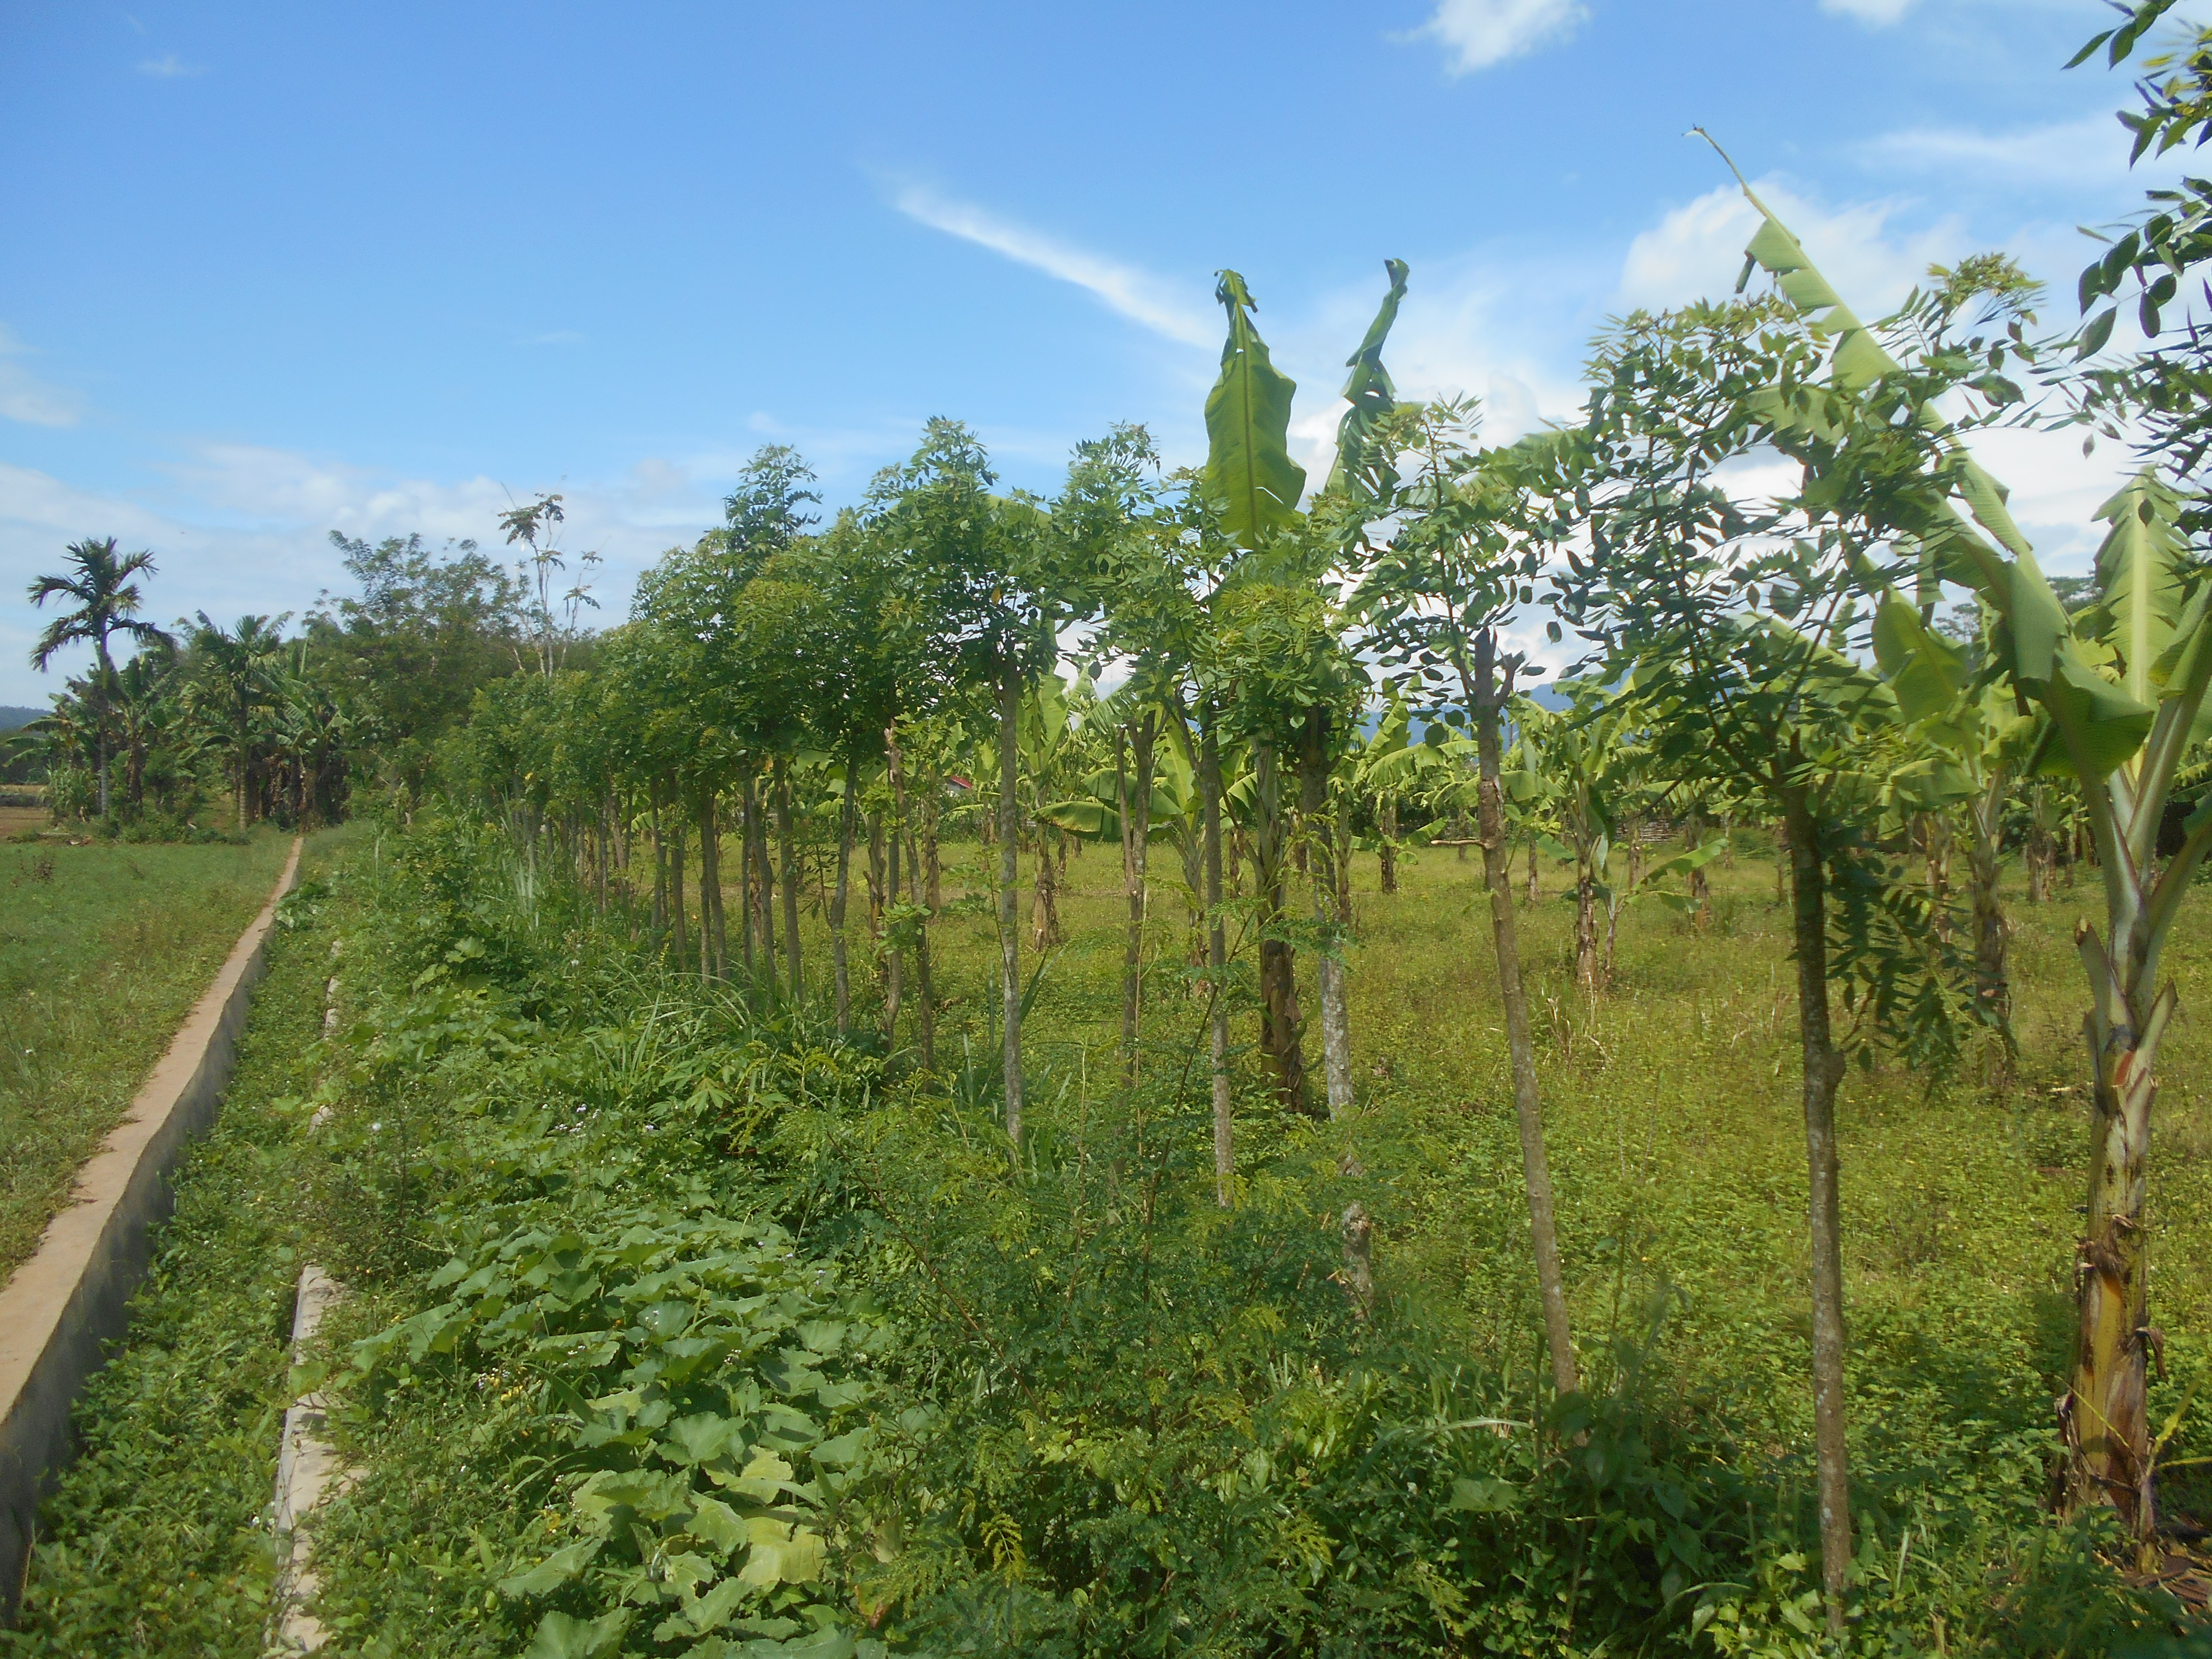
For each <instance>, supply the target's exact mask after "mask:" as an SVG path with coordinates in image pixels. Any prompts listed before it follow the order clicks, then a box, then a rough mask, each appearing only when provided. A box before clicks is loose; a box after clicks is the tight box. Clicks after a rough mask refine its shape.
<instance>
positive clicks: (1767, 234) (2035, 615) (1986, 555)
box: [1715, 145, 2212, 778]
mask: <svg viewBox="0 0 2212 1659" xmlns="http://www.w3.org/2000/svg"><path fill="white" fill-rule="evenodd" d="M1715 148H1716V149H1718V148H1719V147H1718V146H1717V145H1716V146H1715ZM1723 160H1726V156H1725V155H1723ZM1729 171H1731V172H1735V163H1734V162H1732V161H1731V162H1729ZM1736 183H1737V184H1738V185H1740V186H1741V188H1742V191H1743V193H1744V196H1745V197H1746V198H1747V200H1748V201H1749V202H1750V203H1751V204H1752V206H1753V208H1755V209H1757V210H1758V211H1759V228H1758V229H1757V230H1756V231H1755V232H1753V235H1752V239H1751V241H1750V242H1749V244H1748V245H1747V246H1746V247H1745V250H1744V275H1745V278H1746V279H1748V277H1749V275H1750V272H1751V270H1752V269H1753V266H1757V267H1759V268H1760V269H1763V270H1765V271H1767V272H1768V273H1769V274H1770V275H1771V276H1773V277H1774V279H1775V283H1776V286H1777V287H1778V288H1779V289H1781V291H1782V293H1783V295H1784V296H1785V297H1786V298H1787V299H1789V301H1790V302H1791V303H1792V304H1793V305H1795V306H1796V307H1797V308H1798V309H1799V310H1800V311H1801V312H1802V313H1804V314H1805V316H1806V318H1807V319H1808V321H1809V322H1811V323H1812V324H1813V325H1814V327H1816V328H1817V329H1819V330H1820V331H1822V332H1823V333H1825V334H1828V335H1831V336H1832V337H1834V338H1835V340H1836V347H1835V350H1834V352H1833V353H1832V356H1831V357H1830V368H1831V373H1832V378H1833V380H1834V383H1835V385H1836V386H1837V387H1838V389H1839V390H1842V391H1844V392H1852V391H1856V390H1858V389H1861V388H1863V387H1864V386H1868V385H1870V384H1872V382H1873V381H1874V380H1877V379H1879V378H1880V377H1881V375H1883V374H1888V373H1891V372H1893V371H1894V370H1895V369H1896V368H1898V364H1897V361H1896V359H1894V358H1893V357H1892V356H1890V355H1889V354H1888V352H1887V351H1886V350H1884V349H1882V346H1881V342H1880V341H1879V340H1877V339H1875V337H1874V336H1873V334H1872V333H1871V332H1870V331H1869V330H1868V329H1867V327H1866V325H1864V324H1863V323H1862V322H1861V321H1860V320H1859V319H1858V317H1857V313H1854V312H1852V311H1851V310H1850V307H1848V306H1846V305H1844V303H1843V301H1842V300H1841V298H1840V297H1839V296H1838V295H1837V293H1836V291H1835V289H1834V288H1833V287H1832V286H1831V285H1830V283H1828V281H1827V279H1826V277H1825V276H1821V274H1820V271H1819V270H1818V269H1817V268H1815V267H1814V264H1813V262H1812V260H1811V259H1810V258H1808V257H1807V256H1806V253H1805V250H1804V247H1803V245H1802V244H1801V243H1800V242H1799V241H1798V240H1797V239H1796V236H1794V235H1792V234H1790V230H1789V228H1787V227H1786V226H1784V224H1783V223H1782V222H1781V221H1780V220H1778V219H1777V218H1776V217H1775V216H1774V214H1773V212H1772V210H1771V209H1769V208H1768V207H1767V205H1766V204H1765V203H1764V202H1762V201H1760V200H1759V197H1758V195H1757V194H1756V193H1755V192H1754V191H1753V190H1752V188H1751V186H1750V185H1748V184H1747V183H1745V182H1744V178H1743V175H1742V173H1736ZM1739 286H1741V284H1739ZM1921 418H1922V421H1923V423H1924V424H1925V425H1926V426H1927V427H1928V428H1929V430H1931V431H1937V432H1940V431H1942V430H1943V429H1944V426H1945V423H1944V422H1942V418H1941V417H1940V416H1938V415H1937V414H1936V411H1935V410H1923V411H1922V415H1921ZM1946 447H1947V451H1948V453H1947V456H1946V459H1945V462H1944V466H1943V471H1942V475H1941V477H1939V478H1937V479H1936V480H1932V481H1931V482H1932V483H1935V484H1936V487H1937V488H1938V489H1949V490H1952V491H1954V492H1955V493H1956V494H1957V495H1958V497H1959V499H1960V500H1961V501H1964V502H1965V503H1966V509H1967V513H1970V514H1972V519H1973V521H1974V523H1975V524H1978V525H1979V526H1981V527H1982V528H1983V529H1984V530H1985V531H1987V532H1989V534H1990V537H1991V538H1992V539H1994V540H1995V541H1996V543H1997V544H1999V545H2000V546H2001V547H2002V548H2003V549H2004V550H2005V551H2006V552H2008V553H2010V554H2011V555H2012V557H2011V558H2010V559H2009V560H2008V559H2006V558H2004V557H2003V556H2002V555H2001V554H1999V553H1998V552H1997V551H1996V550H1995V549H1992V548H1991V547H1990V545H1989V544H1988V543H1986V542H1984V541H1983V540H1982V539H1981V538H1980V537H1978V536H1977V535H1976V534H1975V533H1974V532H1973V530H1972V527H1971V526H1969V525H1968V524H1967V523H1966V517H1965V516H1964V515H1962V514H1960V513H1959V512H1958V511H1957V509H1956V508H1955V507H1954V506H1953V505H1952V504H1951V502H1950V501H1948V500H1947V499H1943V498H1942V496H1941V495H1933V494H1932V492H1931V500H1930V501H1929V506H1928V512H1927V516H1926V519H1925V521H1924V522H1923V523H1921V524H1918V525H1915V526H1909V528H1911V530H1913V531H1914V532H1916V533H1917V534H1918V535H1919V536H1920V537H1921V538H1923V540H1925V541H1927V542H1929V543H1930V544H1934V546H1935V547H1936V550H1937V557H1938V558H1939V560H1940V561H1941V562H1942V570H1943V574H1944V575H1945V576H1946V577H1948V578H1949V579H1950V580H1954V581H1960V582H1963V583H1965V584H1966V585H1967V586H1972V588H1974V589H1975V590H1976V591H1977V592H1979V593H1980V594H1981V595H1982V597H1983V598H1984V599H1985V600H1987V601H1988V602H1989V603H1990V605H1993V606H1994V607H1995V608H1996V611H1998V613H1999V614H2000V615H2001V616H2002V617H2003V618H2004V623H2003V625H2002V627H2001V628H2000V629H1997V630H1996V635H1995V637H1994V640H1993V644H1995V646H1996V647H1997V650H1998V652H1999V653H2000V655H2001V657H2002V658H2004V659H2006V666H2007V667H2008V669H2009V670H2010V671H2011V677H2012V678H2013V680H2014V682H2015V684H2018V685H2019V686H2020V688H2021V690H2022V691H2023V692H2025V693H2027V695H2028V696H2033V697H2036V698H2038V699H2039V700H2040V701H2041V702H2043V703H2044V705H2045V708H2048V709H2049V710H2050V712H2051V719H2052V720H2053V721H2054V722H2055V723H2056V724H2057V726H2058V728H2059V729H2060V731H2061V732H2063V733H2064V734H2065V736H2066V738H2067V743H2066V750H2067V753H2068V757H2069V758H2070V760H2071V762H2072V763H2073V764H2074V765H2075V766H2076V767H2078V768H2079V769H2081V770H2083V771H2085V772H2087V773H2088V774H2090V775H2091V776H2092V777H2093V778H2096V777H2102V776H2104V775H2107V774H2109V773H2110V772H2112V770H2113V769H2115V768H2117V767H2119V766H2121V765H2123V764H2124V763H2126V762H2127V761H2128V760H2129V759H2130V758H2131V757H2133V756H2134V755H2135V754H2136V752H2137V750H2140V749H2141V748H2142V744H2143V739H2144V738H2146V737H2147V736H2148V734H2149V732H2150V729H2151V722H2152V720H2153V717H2154V709H2153V708H2151V707H2150V706H2149V704H2148V701H2147V700H2145V699H2141V698H2138V697H2136V696H2131V695H2130V692H2129V690H2128V689H2127V688H2126V687H2125V686H2124V685H2122V684H2118V682H2117V681H2116V680H2115V679H2114V678H2107V677H2106V675H2105V674H2102V673H2100V672H2099V671H2098V670H2097V669H2096V668H2095V667H2093V666H2092V665H2091V664H2090V663H2089V661H2087V659H2085V658H2084V656H2083V654H2082V653H2081V649H2080V648H2079V646H2078V643H2077V641H2076V640H2075V632H2074V626H2073V623H2072V620H2071V619H2070V618H2069V617H2068V616H2067V614H2066V608H2065V607H2064V606H2063V605H2061V604H2060V603H2059V602H2058V598H2057V594H2055V593H2054V592H2052V591H2051V584H2050V582H2049V581H2048V580H2045V576H2044V574H2043V571H2042V569H2041V568H2040V567H2039V565H2038V564H2037V563H2036V561H2035V556H2034V553H2033V550H2031V549H2030V547H2029V545H2028V543H2027V538H2026V537H2024V536H2023V535H2021V532H2020V527H2019V526H2017V525H2016V524H2015V523H2014V522H2013V519H2012V514H2011V512H2010V510H2009V509H2008V507H2007V505H2006V491H2005V489H2004V486H2003V485H2002V484H2001V483H1998V482H1997V481H1996V479H1995V478H1993V477H1990V474H1989V473H1988V472H1987V471H1984V469H1983V468H1982V467H1981V465H1979V464H1978V463H1977V462H1976V461H1975V460H1974V459H1973V458H1972V456H1971V455H1968V454H1967V453H1966V451H1965V450H1964V448H1963V447H1960V445H1959V444H1958V443H1957V441H1955V440H1954V439H1950V440H1947V441H1946ZM2139 486H2142V481H2141V480H2138V481H2137V485H2134V486H2130V488H2131V489H2136V488H2138V487H2139ZM2126 493H2127V492H2123V494H2124V495H2125V494H2126ZM2122 527H2123V526H2121V525H2120V524H2119V523H2118V522H2117V521H2116V523H2115V526H2114V533H2115V535H2118V533H2119V532H2120V531H2121V529H2122ZM2134 533H2135V532H2130V534H2131V535H2132V534H2134ZM2108 545H2109V539H2108ZM2202 633H2203V629H2198V630H2197V634H2198V635H2201V634H2202ZM2198 654H2199V655H2200V656H2201V657H2202V659H2203V669H2204V671H2207V672H2212V647H2208V648H2206V649H2204V650H2203V651H2201V652H2200V653H2198ZM2196 685H2197V690H2198V692H2199V693H2200V694H2201V692H2202V690H2203V679H2202V678H2199V679H2197V681H2196Z"/></svg>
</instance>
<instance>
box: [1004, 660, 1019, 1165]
mask: <svg viewBox="0 0 2212 1659" xmlns="http://www.w3.org/2000/svg"><path fill="white" fill-rule="evenodd" d="M1021 712H1022V680H1021V676H1020V675H1019V674H1018V672H1016V671H1015V668H1014V665H1013V664H1012V663H1011V662H1009V663H1007V664H1006V665H1004V666H1003V667H1002V668H1001V670H1000V684H999V895H998V896H999V973H1000V995H1001V997H1002V998H1003V999H1004V1000H1005V1004H1006V1038H1005V1041H1006V1140H1007V1144H1008V1146H1009V1147H1010V1149H1011V1151H1012V1156H1013V1162H1014V1167H1015V1169H1016V1170H1019V1169H1020V1168H1021V1162H1022V937H1021V918H1020V909H1021V898H1020V895H1019V892H1018V888H1019V885H1020V882H1021V869H1020V866H1019V862H1018V858H1017V856H1016V855H1017V854H1018V850H1019V848H1018V842H1019V832H1020V826H1021V803H1020V801H1019V800H1018V798H1017V794H1016V792H1017V790H1018V788H1019V787H1020V783H1021V766H1020V762H1021V754H1020V750H1019V748H1018V744H1019V740H1020V737H1019V733H1020V726H1019V721H1020V718H1021Z"/></svg>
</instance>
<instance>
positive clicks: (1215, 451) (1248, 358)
mask: <svg viewBox="0 0 2212 1659" xmlns="http://www.w3.org/2000/svg"><path fill="white" fill-rule="evenodd" d="M1214 297H1215V298H1217V299H1218V300H1219V301H1221V303H1222V304H1223V305H1224V306H1225V307H1228V310H1229V338H1228V339H1227V341H1226V342H1225V343H1224V344H1223V346H1222V348H1221V378H1220V379H1219V380H1216V381H1215V382H1214V384H1213V390H1212V391H1211V392H1208V393H1206V493H1207V494H1208V495H1212V496H1213V497H1214V498H1215V499H1217V500H1218V501H1221V502H1223V503H1224V507H1223V513H1222V520H1221V527H1222V529H1223V531H1224V532H1225V533H1226V534H1227V535H1228V536H1230V537H1231V538H1232V539H1233V540H1235V541H1236V542H1237V543H1238V544H1240V545H1242V546H1244V547H1248V548H1256V547H1258V546H1260V545H1261V544H1262V543H1264V542H1265V541H1266V540H1267V538H1269V537H1270V536H1272V535H1273V534H1274V533H1275V532H1277V531H1279V530H1281V529H1283V528H1284V527H1285V526H1287V525H1289V524H1290V523H1291V521H1292V520H1294V519H1295V518H1296V517H1297V505H1298V498H1299V497H1300V496H1301V495H1304V494H1305V488H1306V474H1305V469H1304V467H1302V466H1300V465H1298V464H1297V462H1296V461H1293V460H1292V459H1291V452H1290V428H1291V395H1292V394H1293V393H1294V392H1297V382H1296V381H1295V380H1291V378H1290V376H1289V375H1287V374H1284V373H1282V372H1281V371H1280V370H1279V369H1278V368H1276V367H1275V366H1274V364H1273V362H1271V361H1270V360H1269V359H1268V356H1267V343H1266V342H1265V341H1263V340H1262V339H1261V337H1260V332H1259V331H1258V330H1257V329H1255V328H1254V327H1253V326H1252V319H1251V317H1250V316H1249V313H1250V311H1251V310H1252V309H1253V308H1254V307H1253V304H1252V296H1251V295H1250V294H1249V293H1248V292H1247V291H1246V290H1245V287H1244V279H1243V277H1242V276H1239V275H1237V272H1235V271H1233V270H1225V271H1223V272H1222V273H1221V279H1220V283H1219V286H1218V288H1217V289H1216V290H1215V296H1214Z"/></svg>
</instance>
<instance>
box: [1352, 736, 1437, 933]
mask: <svg viewBox="0 0 2212 1659" xmlns="http://www.w3.org/2000/svg"><path fill="white" fill-rule="evenodd" d="M1438 769H1448V763H1446V762H1445V760H1444V758H1443V751H1442V750H1441V748H1440V747H1439V746H1437V745H1436V744H1426V743H1416V742H1414V741H1413V714H1412V711H1410V710H1409V709H1408V708H1407V706H1406V700H1405V698H1404V697H1403V696H1392V698H1391V699H1390V702H1389V706H1388V707H1387V708H1384V710H1383V715H1382V718H1381V719H1380V720H1377V721H1376V724H1375V728H1374V730H1373V731H1371V732H1368V733H1367V734H1366V736H1365V738H1363V739H1362V741H1361V742H1360V744H1359V746H1358V748H1357V749H1355V750H1352V757H1351V767H1350V772H1349V775H1348V776H1347V778H1346V787H1347V788H1348V789H1350V790H1351V792H1352V799H1354V800H1356V801H1358V802H1361V803H1363V804H1364V805H1366V806H1367V808H1368V809H1369V811H1370V812H1371V813H1372V814H1373V816H1374V819H1375V851H1376V860H1377V861H1378V863H1379V864H1380V866H1381V886H1382V890H1383V891H1384V892H1385V893H1395V892H1396V891H1397V890H1398V810H1399V808H1400V807H1401V805H1403V804H1404V802H1405V800H1406V798H1407V795H1408V794H1410V793H1413V792H1415V791H1416V790H1418V789H1419V787H1420V784H1421V781H1422V778H1423V776H1424V775H1426V774H1431V773H1434V772H1436V771H1437V770H1438Z"/></svg>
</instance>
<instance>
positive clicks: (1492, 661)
mask: <svg viewBox="0 0 2212 1659" xmlns="http://www.w3.org/2000/svg"><path fill="white" fill-rule="evenodd" d="M1497 648H1498V647H1497V639H1496V636H1495V635H1492V634H1491V633H1490V632H1488V631H1487V630H1486V631H1485V632H1483V633H1481V634H1479V635H1476V636H1475V659H1474V684H1473V685H1472V686H1470V687H1468V703H1469V705H1470V706H1471V707H1472V708H1473V709H1474V718H1475V727H1474V732H1475V754H1476V759H1477V765H1478V768H1479V770H1480V782H1479V784H1478V786H1477V791H1476V794H1475V814H1476V820H1477V824H1478V827H1479V829H1480V833H1481V839H1482V873H1483V879H1484V882H1485V884H1486V886H1487V887H1488V888H1489V890H1490V936H1491V945H1492V950H1493V951H1494V953H1495V954H1496V956H1497V958H1498V1000H1500V1001H1501V1002H1502V1003H1503V1004H1504V1008H1505V1052H1506V1056H1507V1058H1508V1059H1509V1060H1510V1062H1511V1065H1512V1071H1513V1116H1514V1121H1515V1122H1516V1125H1517V1126H1518V1127H1519V1129H1520V1132H1521V1175H1522V1183H1523V1184H1524V1185H1525V1186H1526V1187H1527V1188H1528V1237H1529V1242H1530V1243H1531V1245H1532V1246H1533V1247H1534V1252H1535V1257H1536V1295H1537V1299H1538V1300H1539V1302H1540V1303H1541V1304H1542V1307H1543V1310H1544V1346H1545V1348H1546V1349H1547V1352H1549V1353H1550V1355H1551V1360H1552V1385H1553V1387H1554V1388H1555V1389H1558V1390H1559V1392H1560V1393H1561V1394H1572V1393H1574V1392H1576V1390H1577V1389H1579V1388H1580V1387H1581V1386H1582V1381H1581V1377H1580V1376H1579V1375H1578V1373H1577V1369H1576V1365H1575V1340H1574V1331H1573V1328H1572V1327H1571V1325H1570V1324H1569V1323H1568V1322H1567V1290H1566V1275H1565V1272H1564V1271H1563V1270H1562V1269H1561V1267H1560V1266H1559V1231H1558V1228H1557V1225H1556V1222H1555V1219H1554V1216H1553V1200H1552V1165H1551V1160H1550V1158H1548V1157H1547V1156H1546V1154H1545V1151H1544V1109H1543V1103H1542V1100H1541V1097H1540V1096H1539V1095H1538V1094H1537V1091H1536V1048H1535V1044H1534V1041H1533V1040H1532V1039H1531V1038H1530V1036H1529V1033H1528V991H1527V989H1526V987H1523V986H1522V982H1521V938H1520V933H1519V931H1518V925H1517V924H1516V921H1515V920H1514V916H1513V853H1512V848H1510V846H1509V845H1508V844H1507V842H1506V839H1505V808H1504V799H1505V796H1504V785H1503V784H1502V782H1501V781H1500V770H1501V760H1500V752H1501V750H1502V748H1503V744H1502V742H1501V740H1500V734H1499V730H1498V708H1499V706H1500V705H1501V704H1502V703H1503V702H1504V701H1505V699H1506V697H1508V696H1510V695H1511V686H1510V684H1507V685H1504V686H1500V685H1499V684H1498V682H1497V657H1496V652H1497ZM1530 859H1531V863H1532V867H1533V862H1534V848H1533V847H1532V848H1531V849H1530Z"/></svg>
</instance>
